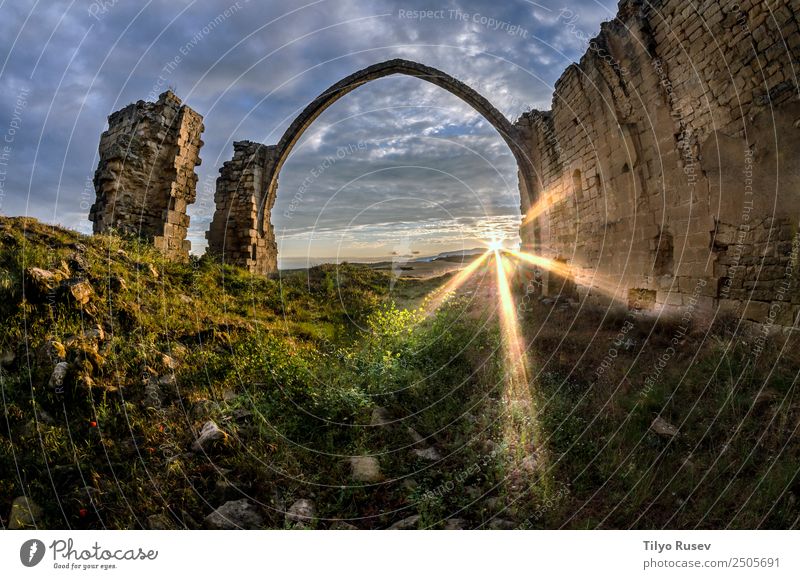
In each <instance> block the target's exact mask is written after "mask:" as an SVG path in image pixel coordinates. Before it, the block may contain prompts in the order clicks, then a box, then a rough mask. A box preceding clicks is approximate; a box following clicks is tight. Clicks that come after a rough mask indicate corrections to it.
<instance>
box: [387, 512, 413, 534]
mask: <svg viewBox="0 0 800 579" xmlns="http://www.w3.org/2000/svg"><path fill="white" fill-rule="evenodd" d="M419 519H420V516H419V515H413V516H411V517H406V518H405V519H401V520H399V521H397V522H396V523H395V524H393V525H392V526H391V527H389V530H390V531H410V530H413V529H416V528H417V525H419Z"/></svg>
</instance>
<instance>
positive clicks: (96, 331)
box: [83, 324, 106, 342]
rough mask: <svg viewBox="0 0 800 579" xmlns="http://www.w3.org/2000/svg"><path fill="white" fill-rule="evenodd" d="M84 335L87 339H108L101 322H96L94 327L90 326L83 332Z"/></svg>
mask: <svg viewBox="0 0 800 579" xmlns="http://www.w3.org/2000/svg"><path fill="white" fill-rule="evenodd" d="M83 337H84V338H85V339H87V340H94V341H97V342H102V341H103V340H105V339H106V333H105V331H103V326H101V325H100V324H95V325H94V326H93V327H91V328H89V329H88V330H86V331H85V332H84V333H83Z"/></svg>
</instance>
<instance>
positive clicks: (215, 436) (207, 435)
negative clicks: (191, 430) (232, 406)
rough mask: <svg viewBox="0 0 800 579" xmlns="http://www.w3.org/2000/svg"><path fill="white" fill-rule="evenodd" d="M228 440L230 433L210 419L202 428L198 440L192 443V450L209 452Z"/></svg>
mask: <svg viewBox="0 0 800 579" xmlns="http://www.w3.org/2000/svg"><path fill="white" fill-rule="evenodd" d="M227 440H228V435H227V434H226V433H225V432H224V431H222V430H221V429H220V427H219V426H217V423H216V422H214V421H213V420H209V421H208V422H206V423H205V424H203V426H202V427H201V428H200V434H199V435H198V436H197V440H195V441H194V442H193V443H192V450H193V451H195V452H203V451H205V452H208V451H209V450H211V449H212V448H213V447H215V446H217V445H219V444H223V443H225V442H226V441H227Z"/></svg>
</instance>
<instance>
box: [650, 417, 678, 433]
mask: <svg viewBox="0 0 800 579" xmlns="http://www.w3.org/2000/svg"><path fill="white" fill-rule="evenodd" d="M650 430H652V431H653V432H655V433H656V434H658V435H659V436H666V437H673V436H677V435H678V429H677V428H675V427H674V426H673V425H672V424H670V423H669V422H667V421H666V420H664V419H663V418H661V417H660V416H658V417H656V418H655V419H654V420H653V423H652V424H651V425H650Z"/></svg>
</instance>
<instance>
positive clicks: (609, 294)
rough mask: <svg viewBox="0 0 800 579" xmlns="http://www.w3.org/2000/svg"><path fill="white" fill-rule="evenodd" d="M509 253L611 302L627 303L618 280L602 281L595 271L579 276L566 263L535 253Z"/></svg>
mask: <svg viewBox="0 0 800 579" xmlns="http://www.w3.org/2000/svg"><path fill="white" fill-rule="evenodd" d="M508 253H509V254H510V255H511V256H513V257H514V258H516V259H518V260H520V261H524V262H526V263H529V264H531V265H535V266H536V267H540V268H542V269H546V270H547V271H549V272H551V273H554V274H556V275H557V276H559V277H562V278H564V279H567V280H570V281H573V282H575V284H576V285H578V286H581V287H584V288H589V289H590V290H591V291H593V292H597V293H598V294H601V295H603V296H604V297H605V298H607V299H609V300H613V301H616V302H619V303H627V298H626V296H625V295H621V294H620V292H624V291H625V288H624V286H623V285H622V284H621V283H620V280H617V282H616V283H615V282H613V280H606V279H602V278H601V276H600V274H599V273H598V272H597V271H593V272H592V274H591V275H584V276H579V275H577V274H576V273H575V271H574V270H573V269H572V268H570V267H569V266H568V265H567V264H566V263H564V262H562V261H557V260H554V259H550V258H548V257H543V256H541V255H536V254H535V253H528V252H525V251H514V250H508Z"/></svg>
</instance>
